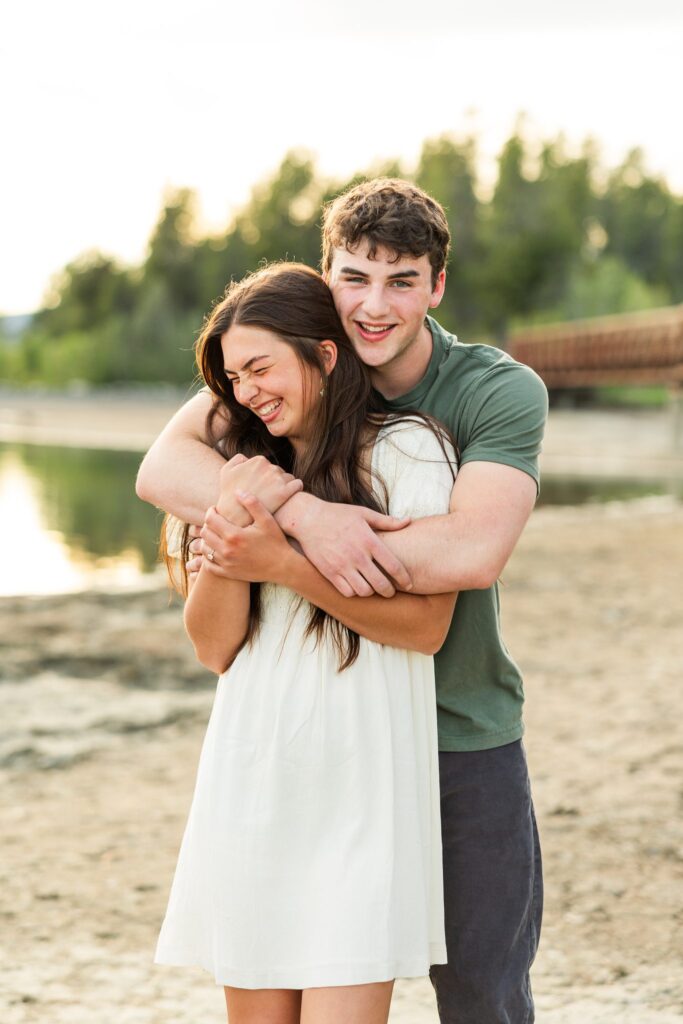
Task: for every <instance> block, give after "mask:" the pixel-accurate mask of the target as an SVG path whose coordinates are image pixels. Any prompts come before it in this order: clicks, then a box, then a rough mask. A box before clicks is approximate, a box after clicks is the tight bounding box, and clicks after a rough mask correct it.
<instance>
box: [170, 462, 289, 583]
mask: <svg viewBox="0 0 683 1024" xmlns="http://www.w3.org/2000/svg"><path fill="white" fill-rule="evenodd" d="M302 486H303V485H302V483H301V481H300V480H297V479H296V478H295V477H293V476H292V474H291V473H285V471H284V470H282V469H280V468H279V467H278V466H274V465H273V464H272V463H270V462H269V461H268V460H267V459H266V458H264V457H263V456H260V455H258V456H255V457H254V458H251V459H247V458H246V457H245V456H244V455H235V456H234V457H233V458H232V459H230V461H229V462H227V463H226V464H225V466H224V467H223V469H222V470H221V480H220V495H219V498H218V502H217V504H216V507H215V508H210V509H209V510H208V512H207V514H206V518H205V520H204V525H203V526H202V528H201V529H200V530H199V531H196V530H193V531H192V533H193V535H195V536H197V533H198V536H199V538H200V553H201V555H202V556H204V562H205V565H206V569H207V571H209V572H214V573H216V574H218V575H221V576H227V577H229V578H230V579H239V580H249V581H251V582H254V583H263V582H266V581H267V580H268V579H270V580H272V579H273V568H274V566H277V565H279V564H281V562H282V560H283V557H284V556H285V555H286V554H288V552H289V544H288V541H287V538H286V537H285V535H284V534H283V532H282V530H281V529H280V527H279V526H278V525H277V523H276V522H275V520H274V519H273V516H272V512H275V511H277V509H278V508H280V506H281V505H283V504H284V503H285V502H286V501H288V500H289V499H290V498H291V497H292V495H294V494H296V493H297V492H298V491H300V490H301V488H302ZM195 546H196V545H195ZM196 562H197V560H196V559H193V561H192V562H190V563H188V569H189V570H190V572H192V571H193V570H195V571H196V569H197V564H196Z"/></svg>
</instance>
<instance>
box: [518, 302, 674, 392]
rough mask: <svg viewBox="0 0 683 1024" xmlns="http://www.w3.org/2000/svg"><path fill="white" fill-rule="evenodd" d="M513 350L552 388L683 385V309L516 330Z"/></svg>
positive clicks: (652, 310) (668, 309)
mask: <svg viewBox="0 0 683 1024" xmlns="http://www.w3.org/2000/svg"><path fill="white" fill-rule="evenodd" d="M508 351H509V353H510V355H512V356H513V357H514V358H515V359H517V360H519V361H520V362H522V363H526V364H527V365H529V366H531V367H532V368H533V369H534V370H536V372H537V373H538V374H539V376H540V377H542V378H543V380H544V381H545V384H546V386H547V387H548V388H550V389H561V388H582V387H593V386H600V385H620V384H629V385H636V386H637V385H648V384H665V385H670V386H671V387H672V388H673V389H675V390H677V391H679V390H680V388H681V387H682V386H683V305H682V306H669V307H667V308H665V309H651V310H645V311H643V312H640V313H625V314H621V315H619V316H609V317H596V318H594V319H590V320H576V321H573V322H569V323H562V324H548V325H543V326H539V327H533V328H527V329H524V330H520V331H516V332H515V333H514V334H513V335H511V337H510V338H509V342H508Z"/></svg>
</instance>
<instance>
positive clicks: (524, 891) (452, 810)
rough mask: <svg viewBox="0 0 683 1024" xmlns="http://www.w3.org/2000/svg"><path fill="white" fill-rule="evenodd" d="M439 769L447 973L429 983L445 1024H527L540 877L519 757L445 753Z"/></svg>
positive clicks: (435, 972)
mask: <svg viewBox="0 0 683 1024" xmlns="http://www.w3.org/2000/svg"><path fill="white" fill-rule="evenodd" d="M439 769H440V775H441V828H442V835H443V864H444V901H445V919H446V943H447V947H448V964H439V965H435V966H433V967H432V969H431V972H430V977H431V980H432V984H433V985H434V988H435V990H436V999H437V1004H438V1008H439V1018H440V1020H441V1024H532V1022H533V1020H534V1003H533V999H532V996H531V985H530V983H529V968H530V967H531V964H532V963H533V960H534V957H535V955H536V950H537V948H538V940H539V934H540V930H541V916H542V911H543V877H542V873H541V849H540V845H539V841H538V832H537V829H536V820H535V817H534V808H533V804H532V802H531V792H530V788H529V776H528V772H527V765H526V757H525V754H524V748H523V747H522V743H521V741H517V742H516V743H510V744H507V745H506V746H503V747H496V748H495V749H493V750H477V751H471V752H467V753H460V752H457V753H451V752H442V753H440V754H439Z"/></svg>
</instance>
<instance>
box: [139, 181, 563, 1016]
mask: <svg viewBox="0 0 683 1024" xmlns="http://www.w3.org/2000/svg"><path fill="white" fill-rule="evenodd" d="M448 250H449V232H448V225H447V222H446V218H445V215H444V212H443V210H442V208H441V207H440V206H439V204H438V203H436V202H435V201H434V200H433V199H432V198H430V197H429V196H428V195H426V194H425V193H424V192H423V191H422V190H420V189H418V188H416V187H415V186H413V185H411V184H409V183H408V182H405V181H400V180H395V179H376V180H374V181H371V182H366V183H363V184H360V185H357V186H356V187H354V188H352V189H351V190H350V191H348V192H346V193H344V194H342V195H341V196H339V197H338V198H337V199H335V200H334V201H333V202H332V203H331V204H329V205H328V206H327V207H326V209H325V212H324V218H323V259H322V270H323V275H322V277H321V276H320V275H318V274H317V273H316V272H315V271H313V270H310V269H308V268H306V267H304V266H302V265H297V264H287V263H282V264H274V265H272V266H270V267H266V268H264V269H263V270H260V271H258V272H257V273H255V274H253V275H250V276H249V277H247V278H246V279H244V280H243V281H241V282H239V283H235V284H232V285H230V286H229V288H228V289H227V291H226V294H225V297H224V298H223V299H222V301H220V302H219V303H218V304H217V305H216V306H215V307H214V309H213V311H212V312H211V314H210V315H209V317H208V318H207V321H206V323H205V325H204V328H203V331H202V334H201V336H200V338H199V341H198V345H197V361H198V365H199V368H200V370H201V373H202V376H203V378H204V381H205V383H206V385H207V388H206V390H205V391H203V392H202V393H200V394H199V395H198V396H196V397H195V398H194V399H192V400H191V401H190V402H188V403H187V405H186V406H184V407H183V408H182V409H181V410H180V411H179V412H178V413H177V414H176V416H175V417H174V419H173V420H171V422H170V424H169V425H168V426H167V427H166V429H165V430H164V432H163V433H162V434H161V436H160V437H159V439H158V440H157V441H156V442H155V444H154V446H153V447H152V449H151V450H150V452H149V453H148V454H147V456H146V457H145V460H144V462H143V464H142V467H141V470H140V475H139V479H138V493H139V494H140V496H141V497H143V498H145V499H146V500H149V501H151V502H153V503H155V504H157V505H159V506H161V507H163V508H165V509H166V510H167V511H168V512H169V513H172V514H173V516H175V517H176V518H177V519H178V520H180V521H181V522H182V523H185V524H187V525H186V526H185V528H184V531H183V537H182V544H180V545H179V553H180V556H181V557H180V566H181V574H182V576H183V590H184V592H185V594H186V595H187V602H186V605H185V625H186V628H187V631H188V634H189V636H190V639H191V640H192V642H193V645H194V648H195V651H196V654H197V657H198V658H199V660H200V661H201V662H202V663H203V664H204V665H206V666H207V667H208V668H210V669H211V670H213V671H214V672H216V674H217V675H219V680H218V687H217V692H216V699H215V702H214V707H213V711H212V714H211V719H210V722H209V725H208V729H207V734H206V738H205V740H204V746H203V748H202V754H201V758H200V762H199V767H198V773H197V782H196V788H195V795H194V798H193V802H192V807H191V810H190V815H189V819H188V823H187V827H186V830H185V835H184V837H183V841H182V846H181V850H180V854H179V859H178V865H177V869H176V874H175V878H174V881H173V886H172V890H171V895H170V899H169V905H168V909H167V913H166V918H165V920H164V923H163V926H162V930H161V935H160V937H159V943H158V947H157V954H156V959H157V961H158V962H160V963H165V964H173V965H190V964H192V965H199V966H202V967H204V968H205V969H207V970H208V971H210V972H211V973H212V974H213V975H214V977H215V980H216V982H217V983H218V984H220V985H222V986H224V987H225V996H226V1004H227V1012H228V1020H229V1021H230V1024H256V1022H258V1024H300V1022H301V1024H385V1022H386V1021H387V1019H388V1014H389V1006H390V1002H391V994H392V986H393V981H394V979H395V978H397V977H415V976H420V975H424V974H426V973H429V974H430V977H431V980H432V982H433V984H434V987H435V990H436V996H437V1004H438V1008H439V1015H440V1019H441V1021H442V1022H443V1024H448V1022H453V1024H455V1022H458V1024H528V1022H531V1021H533V1019H534V1015H533V1002H532V998H531V990H530V986H529V968H530V966H531V963H532V961H533V959H534V955H535V952H536V948H537V943H538V934H539V930H540V916H541V904H542V882H541V865H540V851H539V845H538V837H537V832H536V825H535V821H534V814H533V806H532V803H531V797H530V791H529V780H528V774H527V769H526V761H525V756H524V751H523V748H522V744H521V736H522V731H523V726H522V704H523V688H522V680H521V676H520V673H519V670H518V668H517V666H516V664H515V662H514V661H513V660H512V658H511V656H510V654H509V653H508V650H507V648H506V646H505V644H504V642H503V640H502V637H501V632H500V621H499V603H498V591H497V582H496V581H497V579H498V577H499V575H500V573H501V571H502V569H503V567H504V566H505V564H506V562H507V560H508V558H509V556H510V554H511V552H512V550H513V548H514V546H515V544H516V542H517V540H518V538H519V536H520V534H521V531H522V529H523V527H524V525H525V523H526V520H527V518H528V516H529V515H530V513H531V510H532V508H533V505H534V502H535V499H536V495H537V488H538V456H539V452H540V445H541V439H542V434H543V428H544V423H545V417H546V412H547V398H546V393H545V389H544V387H543V384H542V382H541V381H540V380H539V379H538V377H536V375H535V374H533V373H532V371H531V370H529V369H528V368H527V367H524V366H521V365H520V364H518V363H516V362H514V361H513V360H511V359H510V358H509V357H508V356H506V355H505V354H504V353H502V352H501V351H499V350H498V349H496V348H493V347H490V346H486V345H463V344H460V343H459V342H458V341H457V340H456V339H455V337H453V335H451V334H449V333H447V332H446V331H445V330H444V329H443V328H442V327H441V326H440V325H439V324H438V323H437V321H436V320H434V319H433V318H432V317H431V316H429V315H428V314H429V311H430V310H433V309H435V308H436V307H437V306H438V305H439V302H440V300H441V298H442V295H443V292H444V287H445V265H446V260H447V257H448ZM207 510H208V511H207Z"/></svg>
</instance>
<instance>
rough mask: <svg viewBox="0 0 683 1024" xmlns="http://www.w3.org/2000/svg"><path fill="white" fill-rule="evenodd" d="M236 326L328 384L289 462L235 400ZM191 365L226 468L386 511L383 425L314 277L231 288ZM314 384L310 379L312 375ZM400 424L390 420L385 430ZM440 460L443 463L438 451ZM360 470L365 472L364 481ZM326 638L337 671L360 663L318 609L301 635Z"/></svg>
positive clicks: (261, 278) (299, 272) (307, 273)
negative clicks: (260, 464) (379, 446)
mask: <svg viewBox="0 0 683 1024" xmlns="http://www.w3.org/2000/svg"><path fill="white" fill-rule="evenodd" d="M234 324H241V325H243V326H252V327H259V328H261V329H263V330H267V331H271V332H272V333H273V334H275V335H277V337H278V338H279V339H281V340H282V341H284V342H286V343H287V344H288V345H291V347H292V348H293V349H294V350H295V352H296V354H297V356H298V358H299V360H300V362H301V364H302V372H304V370H305V368H306V367H311V368H313V369H314V370H316V371H318V373H319V375H320V377H321V379H322V380H326V381H327V386H326V388H325V390H324V394H323V395H322V397H321V398H320V400H319V401H317V402H316V403H314V404H313V403H312V410H311V414H310V415H311V419H310V421H309V422H310V436H311V437H312V438H314V441H313V442H312V443H311V444H309V445H308V446H307V447H306V450H305V452H304V453H303V454H302V455H297V453H296V452H295V450H294V448H293V447H292V445H291V444H290V442H289V441H288V440H287V438H277V437H273V436H272V435H271V434H270V433H269V432H268V429H267V427H266V425H265V424H264V423H263V422H262V420H260V419H259V417H258V416H256V415H255V414H254V413H253V412H251V411H250V410H249V409H247V408H246V407H245V406H244V405H241V404H240V403H239V402H238V401H237V399H236V398H235V395H234V393H233V388H232V384H231V383H230V381H229V380H228V378H227V376H226V373H225V368H224V360H223V351H222V347H221V340H222V338H223V335H224V334H225V333H226V331H228V330H229V329H230V327H232V326H233V325H234ZM321 341H333V342H334V343H335V344H336V346H337V362H336V365H335V367H334V370H333V371H332V372H331V373H330V374H329V376H326V370H325V363H324V360H323V355H322V350H321V348H320V342H321ZM196 353H197V365H198V367H199V371H200V373H201V376H202V377H203V379H204V381H205V382H206V384H207V385H208V387H209V388H210V390H211V391H212V392H213V394H214V396H215V399H216V400H215V402H214V405H213V407H212V409H211V411H210V413H209V417H208V422H207V428H208V433H209V436H213V437H215V436H216V424H217V423H218V422H219V417H218V413H219V412H222V413H223V416H222V417H220V422H221V423H222V422H223V417H224V418H225V421H226V423H227V427H225V428H224V430H223V433H222V436H220V437H219V438H218V440H217V441H216V445H215V446H216V448H217V449H218V450H219V451H220V452H221V454H222V455H223V456H224V457H225V458H226V459H230V458H232V456H233V455H236V454H237V453H238V452H239V453H241V454H242V455H246V456H247V458H251V457H252V456H254V455H265V456H266V457H267V458H268V459H270V461H271V462H273V463H275V464H276V465H278V466H281V467H282V468H283V469H285V470H286V471H287V472H290V473H293V474H294V475H295V476H296V477H298V478H299V479H300V480H302V481H303V485H304V489H305V490H306V491H307V492H308V493H310V494H314V495H315V496H316V497H318V498H322V499H323V500H324V501H334V502H347V503H349V504H352V505H364V506H365V507H366V508H371V509H374V510H375V511H378V512H385V511H386V505H387V498H386V495H385V497H384V502H380V501H379V500H378V498H377V496H376V495H375V494H374V493H373V491H372V489H371V486H370V483H369V477H368V473H367V461H368V460H367V453H368V450H369V449H370V448H371V446H372V443H373V442H374V439H375V437H376V434H377V431H378V430H379V428H380V427H381V425H382V422H383V421H384V419H385V418H386V416H387V411H386V409H385V407H384V404H383V400H382V397H381V395H379V393H378V392H377V391H375V390H374V389H373V387H372V385H371V383H370V376H369V373H368V370H367V368H366V367H365V365H364V364H363V363H362V362H361V361H360V359H359V358H358V356H357V355H356V353H355V352H354V350H353V346H352V345H351V342H350V341H349V339H348V337H347V335H346V333H345V331H344V328H343V327H342V324H341V321H340V319H339V315H338V313H337V310H336V308H335V305H334V301H333V298H332V293H331V292H330V290H329V288H328V287H327V285H326V284H325V282H324V281H323V279H322V277H321V276H320V275H319V274H318V273H317V272H316V271H314V270H311V269H310V268H309V267H306V266H304V265H303V264H297V263H277V264H273V265H271V266H268V267H265V268H263V269H262V270H259V271H257V272H256V273H254V274H251V275H249V276H248V277H246V278H244V279H243V280H242V281H240V282H237V283H232V284H230V285H229V286H228V288H227V289H226V293H225V297H224V298H223V299H222V300H221V301H220V302H219V303H218V304H217V305H216V306H215V307H214V309H213V310H212V312H211V313H210V314H209V316H208V318H207V320H206V322H205V324H204V326H203V329H202V332H201V334H200V336H199V339H198V341H197V347H196ZM316 376H317V375H316ZM407 418H409V419H415V418H418V419H420V420H422V421H423V422H425V423H426V424H427V425H429V426H430V427H431V429H433V430H434V432H435V433H436V435H437V437H438V438H439V440H440V442H441V444H442V448H443V440H442V435H443V428H441V427H440V426H438V425H437V424H436V423H435V422H434V421H432V420H431V419H430V417H427V416H424V415H423V414H422V413H419V412H417V413H416V412H410V413H406V414H402V415H401V416H400V419H407ZM393 419H396V420H398V419H399V417H393V416H392V420H393ZM444 456H445V457H446V453H445V449H444ZM364 470H365V471H364ZM168 528H169V523H168V517H167V522H166V523H165V524H164V529H163V530H162V554H163V555H164V557H165V560H166V564H167V566H168V567H169V575H170V577H171V581H172V582H173V583H174V585H176V586H178V583H177V581H176V579H175V577H174V572H173V567H172V559H170V558H169V557H168V552H167V550H166V549H165V547H164V539H165V537H166V534H167V529H168ZM188 547H189V536H188V528H187V526H186V527H185V529H184V533H183V540H182V557H181V567H182V568H181V572H182V580H181V581H180V586H178V589H180V590H181V592H182V593H184V594H187V574H186V571H185V567H184V566H185V561H186V560H187V558H188ZM260 614H261V607H260V586H259V584H254V583H252V584H251V599H250V611H249V628H248V632H247V636H246V639H245V643H248V642H249V641H250V640H252V639H253V638H254V637H255V635H256V633H257V631H258V626H259V621H260ZM326 629H329V631H330V634H331V637H332V640H333V642H334V645H335V647H336V649H337V652H338V655H339V670H340V671H342V670H343V669H345V668H347V667H348V666H349V665H351V664H353V662H354V661H355V660H356V658H357V657H358V652H359V637H358V634H357V633H355V632H354V631H353V630H351V629H349V628H347V627H346V626H344V625H342V624H341V623H340V622H339V621H338V620H337V619H334V618H333V617H332V616H330V615H328V614H327V613H326V612H324V611H323V610H322V609H321V608H317V607H315V606H313V607H312V608H311V612H310V615H309V620H308V625H307V629H306V635H307V636H315V638H316V640H317V641H318V642H320V640H321V639H322V638H323V635H324V633H325V630H326Z"/></svg>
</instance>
